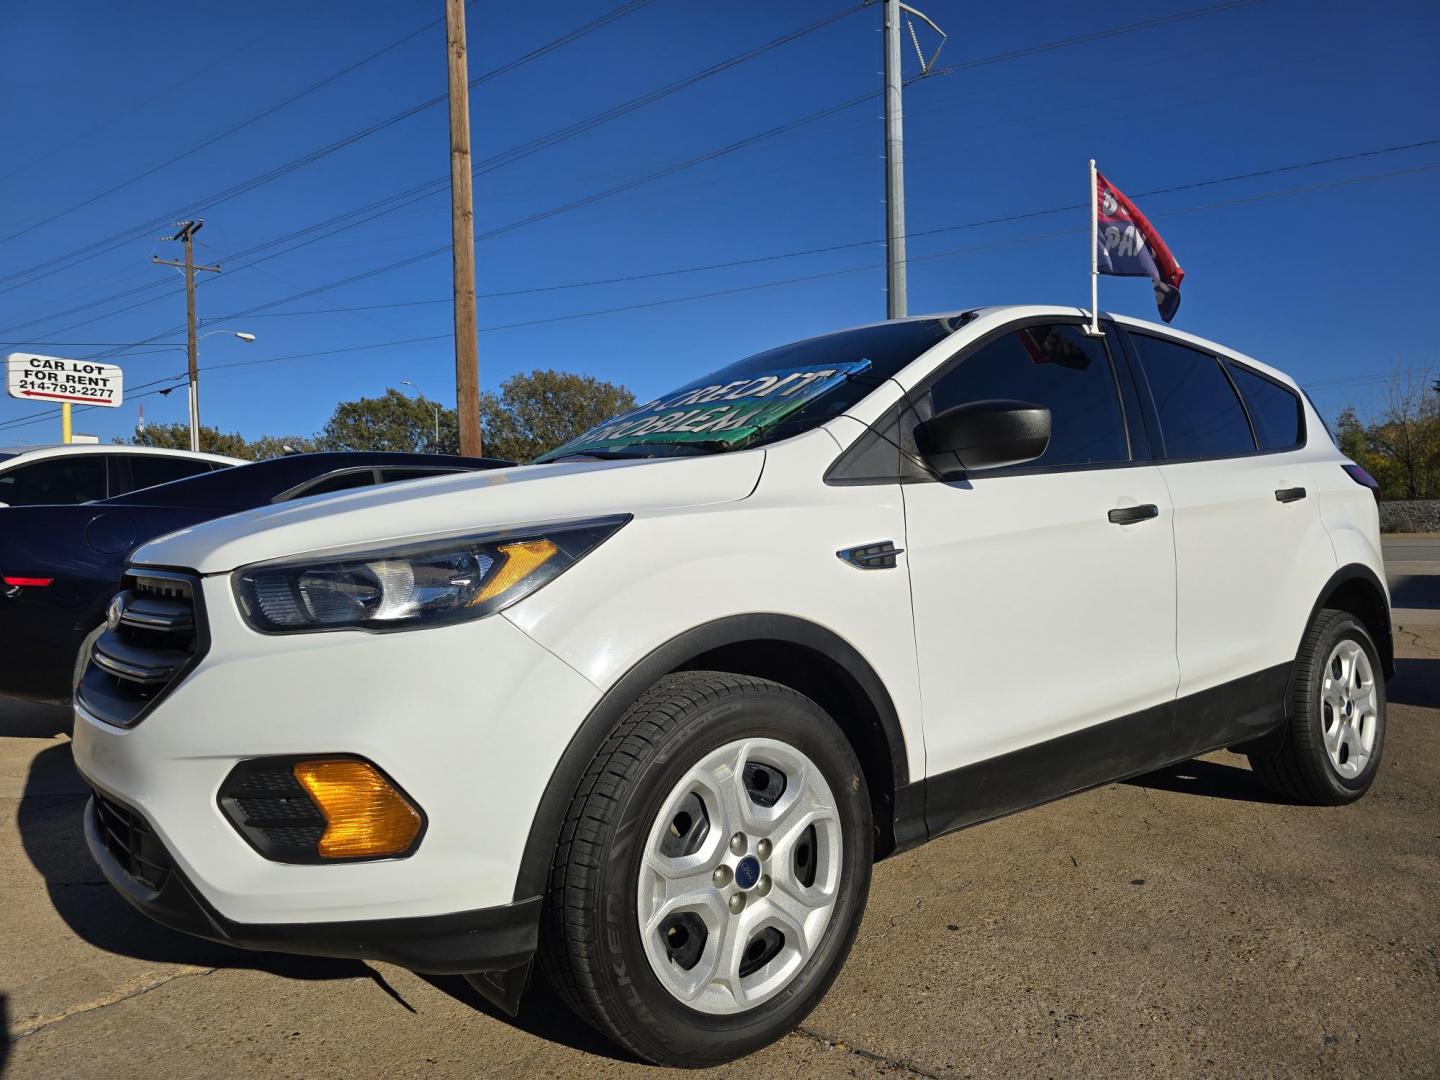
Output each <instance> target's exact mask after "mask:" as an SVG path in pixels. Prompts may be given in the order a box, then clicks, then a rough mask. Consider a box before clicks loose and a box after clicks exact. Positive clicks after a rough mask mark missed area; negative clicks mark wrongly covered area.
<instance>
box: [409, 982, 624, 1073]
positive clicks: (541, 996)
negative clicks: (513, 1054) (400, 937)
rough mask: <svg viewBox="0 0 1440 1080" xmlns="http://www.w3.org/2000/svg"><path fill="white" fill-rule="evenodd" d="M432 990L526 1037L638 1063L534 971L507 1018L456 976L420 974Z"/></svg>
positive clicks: (599, 1055)
mask: <svg viewBox="0 0 1440 1080" xmlns="http://www.w3.org/2000/svg"><path fill="white" fill-rule="evenodd" d="M420 977H421V978H422V979H424V980H425V981H426V982H428V983H429V984H430V985H431V986H433V987H435V989H437V990H439V991H441V992H442V993H445V994H449V995H450V996H451V997H452V998H454V999H455V1000H456V1001H458V1002H460V1003H461V1004H462V1005H468V1006H470V1007H471V1008H472V1009H474V1010H475V1011H476V1012H479V1013H484V1014H485V1015H486V1016H489V1017H492V1018H493V1019H495V1020H499V1021H501V1022H502V1023H505V1024H509V1025H510V1026H511V1027H514V1028H519V1029H520V1030H521V1031H523V1032H525V1033H526V1034H527V1035H533V1036H535V1037H536V1038H537V1039H544V1040H546V1041H547V1042H553V1043H560V1044H561V1045H563V1046H568V1047H570V1048H571V1049H572V1050H580V1051H582V1052H584V1053H587V1054H594V1055H596V1056H597V1057H604V1058H610V1059H611V1060H614V1061H627V1062H631V1063H635V1062H637V1061H638V1060H639V1059H638V1058H634V1057H631V1056H629V1055H628V1054H626V1052H625V1051H624V1050H622V1049H621V1048H620V1047H618V1046H616V1045H615V1044H614V1043H612V1042H611V1041H610V1040H609V1039H606V1038H605V1037H604V1036H603V1035H601V1034H600V1033H599V1032H597V1031H596V1030H595V1029H594V1028H592V1027H591V1026H590V1025H589V1024H587V1023H586V1022H585V1021H584V1020H581V1019H580V1018H579V1017H578V1016H576V1015H575V1014H574V1013H573V1012H571V1011H570V1007H569V1006H568V1005H566V1004H565V1002H563V1001H561V1000H560V998H559V996H558V995H557V994H556V993H555V991H554V990H552V989H551V988H550V984H549V983H547V982H546V981H545V979H544V977H543V976H541V975H540V973H539V972H538V971H536V972H535V973H534V974H533V976H532V977H531V980H530V988H529V989H528V990H526V991H525V997H524V998H523V999H522V1000H521V1002H520V1015H519V1016H508V1015H506V1014H505V1013H504V1012H502V1011H501V1010H500V1009H498V1008H496V1007H495V1006H494V1005H492V1004H490V1002H488V1001H486V1000H485V999H484V998H483V997H481V996H480V994H478V993H477V992H476V991H475V988H474V987H472V986H471V985H470V984H469V983H468V982H466V981H465V979H464V978H463V977H461V976H459V975H421V976H420Z"/></svg>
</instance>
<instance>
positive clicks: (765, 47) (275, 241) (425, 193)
mask: <svg viewBox="0 0 1440 1080" xmlns="http://www.w3.org/2000/svg"><path fill="white" fill-rule="evenodd" d="M646 2H649V0H646ZM864 7H865V4H864V3H863V2H862V3H857V4H853V5H851V6H849V7H846V8H843V9H841V10H839V11H837V12H835V13H833V14H831V15H828V16H825V17H824V18H822V19H818V20H816V21H815V22H812V23H810V24H808V25H807V26H803V27H801V28H800V29H798V30H793V31H790V32H789V33H786V34H781V35H780V36H779V37H776V38H772V39H771V40H769V41H767V42H764V43H763V44H761V45H757V46H755V47H754V48H751V49H747V50H745V51H744V52H741V53H739V54H737V55H735V56H732V57H730V58H729V59H726V60H722V61H720V62H719V63H716V64H712V65H710V66H709V67H706V68H702V69H701V70H699V71H697V72H694V73H692V74H690V75H688V76H685V77H684V78H682V79H678V80H676V81H674V82H671V83H668V84H666V85H665V86H662V87H659V88H657V89H655V90H652V91H649V92H648V93H645V94H641V95H639V96H638V97H634V98H631V99H630V100H628V101H625V102H622V103H620V104H619V105H615V106H612V107H611V108H609V109H606V110H604V111H602V112H599V113H596V114H594V115H592V116H588V117H586V118H584V119H583V120H579V121H577V122H575V123H573V124H569V125H567V126H565V127H562V128H559V129H557V130H555V131H552V132H549V133H547V134H545V135H542V136H539V137H538V138H534V139H531V140H529V141H528V142H525V143H522V144H520V145H518V146H514V147H511V148H510V149H509V150H506V151H503V152H502V153H499V154H496V155H494V156H492V157H489V158H486V159H483V160H481V161H480V162H478V163H477V164H476V166H475V168H474V169H473V170H472V175H474V176H481V175H484V174H486V173H490V172H493V171H495V170H496V169H499V168H502V167H504V166H506V165H511V164H514V163H515V162H517V161H520V160H523V159H524V158H527V157H529V156H531V155H532V154H536V153H539V152H540V151H541V150H545V149H548V148H549V147H551V146H554V145H556V144H557V143H560V142H563V141H565V140H567V139H570V138H574V137H575V136H577V135H580V134H583V133H585V132H588V131H591V130H593V129H594V128H596V127H599V126H600V125H601V124H605V123H608V122H609V121H611V120H615V119H617V118H619V117H621V116H625V115H627V114H628V113H631V112H634V111H636V110H637V109H640V108H643V107H645V106H646V105H650V104H653V103H654V102H656V101H660V100H662V99H663V98H666V97H669V96H671V95H673V94H676V93H679V92H680V91H682V90H685V89H688V88H689V87H691V86H694V85H696V84H697V83H699V82H702V81H704V80H705V79H709V78H712V77H714V76H716V75H719V74H721V73H722V72H725V71H728V70H730V69H731V68H734V67H736V66H738V65H740V64H743V63H745V62H747V61H749V60H753V59H755V58H756V57H759V56H761V55H763V54H765V53H767V52H770V51H772V50H774V49H777V48H780V47H781V46H783V45H787V44H789V43H791V42H793V41H795V40H797V39H799V38H802V37H804V36H806V35H808V34H811V33H814V32H815V31H817V30H820V29H822V28H824V27H826V26H829V25H830V24H832V23H835V22H838V21H839V20H840V19H843V18H845V17H847V16H849V15H853V14H855V13H856V12H858V11H860V10H861V9H863V8H864ZM617 10H618V9H617ZM612 14H613V13H612ZM557 40H558V39H557ZM554 44H555V43H553V42H552V43H551V45H552V46H553V45H554ZM522 59H523V58H522ZM515 63H518V61H515V62H512V64H510V65H507V69H508V68H509V67H513V66H514V65H515ZM503 70H506V69H496V71H497V72H499V71H503ZM493 74H494V73H491V74H490V75H487V76H485V77H486V78H489V77H492V76H493ZM475 81H476V82H478V81H480V80H475ZM472 85H473V83H472ZM437 100H441V99H437ZM449 185H450V177H449V174H445V175H442V176H438V177H436V178H434V179H432V180H428V181H426V182H425V183H422V184H417V185H415V186H413V187H410V188H407V189H405V190H404V191H401V192H397V193H395V194H393V195H388V196H386V197H385V198H383V199H379V200H377V201H375V202H372V203H369V204H367V205H365V206H362V207H358V208H356V209H353V210H349V211H346V212H344V213H342V214H339V215H336V216H335V217H332V218H329V219H328V220H326V221H323V222H319V223H317V224H312V225H309V226H306V227H305V228H302V229H299V230H295V231H293V232H291V233H288V234H286V235H284V236H280V237H275V238H272V239H271V240H268V241H265V242H264V243H261V244H257V245H254V246H253V247H250V248H247V249H245V250H243V251H240V252H237V253H235V255H233V256H232V257H233V258H245V257H247V256H249V255H253V254H257V253H259V252H261V251H264V250H266V249H268V248H271V247H274V246H276V245H279V244H282V243H285V242H287V241H288V240H292V239H298V238H299V237H302V236H306V235H307V234H310V233H315V232H317V231H319V230H323V229H325V228H327V227H328V226H330V225H333V224H337V223H340V222H343V221H345V219H346V218H352V217H355V216H356V215H362V214H366V213H369V212H370V211H372V210H373V211H378V212H375V213H370V215H369V216H368V217H361V218H359V219H358V220H352V221H350V222H348V223H346V224H343V225H341V226H340V227H339V228H336V229H332V230H331V231H329V232H325V233H322V234H321V235H318V236H312V237H311V238H310V239H308V240H305V241H303V242H302V243H298V244H295V245H293V246H292V247H290V248H287V249H285V250H284V251H278V252H275V253H273V254H271V255H267V256H266V257H265V260H259V259H257V260H255V261H254V262H251V263H247V264H243V265H241V266H240V267H237V268H236V269H237V270H244V269H248V268H249V267H251V266H254V265H256V263H258V262H261V261H267V260H269V259H273V258H279V257H281V256H283V255H287V254H289V253H290V252H293V251H296V250H298V249H299V248H302V247H305V246H308V245H309V244H313V243H316V242H318V241H320V240H324V239H328V238H329V237H331V236H334V235H336V234H338V233H340V232H343V231H345V230H346V229H351V228H355V227H357V226H360V225H365V224H368V223H369V222H371V221H374V220H376V219H378V218H381V217H384V216H386V215H388V214H391V213H394V212H395V211H397V210H401V209H404V208H405V207H407V206H410V205H413V204H414V203H417V202H420V201H422V200H423V199H427V198H431V197H432V196H435V195H439V194H442V193H443V192H445V191H448V190H449ZM381 208H383V209H381ZM447 250H448V249H447ZM0 280H3V279H0ZM163 284H164V283H163V282H149V283H146V284H144V285H139V286H136V287H134V288H131V289H127V290H125V291H124V292H121V293H116V294H114V295H112V296H110V297H106V298H104V299H102V300H97V301H94V302H93V303H95V304H102V303H109V302H111V301H113V300H118V299H123V298H125V297H127V296H133V295H135V294H136V293H140V292H146V291H153V290H154V289H155V288H157V287H159V286H160V285H163ZM17 287H18V286H17ZM0 291H8V290H0ZM153 299H158V297H156V298H152V300H153ZM152 300H146V301H143V302H142V303H150V302H152ZM139 306H141V304H135V305H131V307H132V308H133V307H139ZM86 307H87V305H84V304H82V305H77V306H76V307H73V308H68V309H66V310H65V311H62V312H56V313H53V314H51V315H47V316H41V317H39V318H34V319H30V320H28V321H27V322H24V323H18V324H15V325H13V326H9V327H6V328H5V329H6V331H9V332H14V331H15V330H17V329H22V328H24V327H26V326H33V325H36V324H38V323H44V322H49V321H50V320H51V319H55V318H62V317H63V316H65V315H69V314H74V313H76V312H78V311H83V310H85V309H86ZM120 310H121V311H124V310H130V308H122V309H120ZM109 314H118V312H111V313H109ZM90 321H93V320H90ZM73 325H85V324H84V323H77V324H73ZM71 328H73V326H72V327H67V328H66V329H71Z"/></svg>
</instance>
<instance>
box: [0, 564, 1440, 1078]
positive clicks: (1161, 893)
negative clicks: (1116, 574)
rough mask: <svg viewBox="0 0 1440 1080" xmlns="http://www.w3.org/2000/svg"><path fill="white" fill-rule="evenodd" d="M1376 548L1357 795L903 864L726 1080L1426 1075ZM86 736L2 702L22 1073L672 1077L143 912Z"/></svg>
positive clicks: (577, 1032)
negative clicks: (1379, 735) (94, 799)
mask: <svg viewBox="0 0 1440 1080" xmlns="http://www.w3.org/2000/svg"><path fill="white" fill-rule="evenodd" d="M1386 548H1387V555H1388V556H1389V557H1390V558H1391V559H1393V562H1392V564H1391V574H1392V578H1393V579H1395V580H1394V584H1395V587H1396V604H1397V617H1396V622H1397V625H1398V627H1399V630H1398V632H1397V644H1398V648H1399V653H1400V656H1401V658H1402V659H1401V661H1400V670H1399V673H1398V675H1397V677H1396V679H1395V680H1394V682H1393V683H1392V685H1391V690H1390V700H1391V707H1390V714H1389V716H1390V726H1389V734H1388V737H1387V741H1386V745H1385V761H1384V764H1383V767H1382V769H1381V772H1380V776H1379V778H1378V779H1377V781H1376V784H1375V787H1374V788H1373V789H1372V791H1371V793H1370V794H1369V795H1368V796H1367V797H1366V798H1365V799H1364V800H1362V801H1361V802H1359V803H1358V804H1356V805H1354V806H1351V807H1342V808H1335V809H1328V808H1314V807H1303V806H1292V805H1288V804H1285V803H1283V802H1280V801H1278V800H1276V799H1274V798H1272V797H1271V796H1270V795H1269V794H1268V793H1267V792H1266V791H1265V790H1264V789H1263V788H1261V787H1260V786H1259V785H1258V784H1257V783H1256V782H1255V781H1254V779H1253V778H1252V776H1251V774H1250V772H1249V770H1248V768H1247V767H1246V763H1245V761H1244V759H1242V758H1238V757H1235V756H1233V755H1229V754H1225V753H1219V754H1212V755H1209V756H1207V757H1205V758H1203V759H1199V760H1197V761H1193V762H1189V763H1187V764H1185V765H1182V766H1178V767H1175V768H1171V769H1167V770H1164V771H1162V772H1159V773H1155V774H1151V775H1149V776H1145V777H1141V778H1139V779H1137V780H1135V781H1132V782H1129V783H1123V784H1111V785H1108V786H1106V787H1102V788H1099V789H1096V790H1095V791H1091V792H1088V793H1086V794H1084V795H1080V796H1076V797H1074V798H1071V799H1067V800H1063V801H1061V802H1057V803H1052V804H1050V805H1049V806H1045V807H1041V808H1039V809H1036V810H1031V811H1028V812H1026V813H1023V814H1017V815H1014V816H1012V817H1009V818H1006V819H1004V820H1001V821H997V822H992V823H990V824H987V825H982V826H979V827H977V828H974V829H970V830H967V831H965V832H962V833H958V834H955V835H952V836H949V837H946V838H944V839H942V840H939V841H936V842H935V843H932V844H929V845H926V846H925V847H922V848H920V849H917V850H915V851H912V852H909V853H907V854H905V855H902V856H900V857H898V858H895V859H892V860H889V861H887V862H885V863H882V864H881V865H880V866H879V867H877V869H876V873H875V879H874V887H873V891H872V894H871V897H870V904H869V909H868V911H867V913H866V915H865V920H864V923H863V925H862V927H861V930H860V934H859V938H858V940H857V943H856V946H855V951H854V953H853V954H852V956H851V958H850V962H849V964H848V965H847V967H846V969H845V971H844V972H843V974H842V975H841V976H840V978H839V980H838V981H837V982H836V984H835V986H834V988H833V989H832V990H831V992H830V994H829V995H828V996H827V997H826V999H825V1000H824V1001H823V1002H822V1003H821V1005H820V1007H819V1008H818V1009H817V1010H816V1012H815V1013H814V1014H813V1015H812V1016H811V1017H810V1018H809V1019H808V1020H807V1021H806V1022H805V1024H804V1025H803V1026H802V1027H801V1028H800V1029H799V1030H798V1031H796V1032H794V1033H792V1034H791V1035H789V1036H787V1037H785V1038H784V1039H782V1040H781V1041H780V1042H778V1043H777V1044H775V1045H774V1046H772V1047H770V1048H768V1049H766V1050H764V1051H762V1052H760V1053H759V1054H757V1055H755V1056H753V1057H752V1058H749V1059H747V1060H746V1061H744V1062H741V1063H739V1064H736V1065H732V1066H729V1067H725V1068H722V1069H718V1070H715V1071H714V1075H716V1076H727V1077H741V1076H744V1077H747V1078H750V1080H754V1078H757V1077H772V1076H788V1077H794V1078H808V1077H871V1076H897V1077H951V1076H975V1077H1032V1076H1033V1077H1044V1076H1065V1077H1074V1076H1105V1077H1107V1078H1108V1077H1132V1076H1133V1077H1152V1076H1166V1077H1190V1076H1197V1077H1199V1076H1204V1077H1211V1076H1213V1077H1240V1076H1255V1077H1291V1076H1294V1077H1318V1076H1324V1077H1331V1076H1337V1077H1348V1076H1374V1077H1399V1076H1415V1077H1434V1076H1437V1075H1440V626H1437V625H1431V624H1430V622H1429V621H1428V620H1430V618H1431V614H1432V612H1436V611H1440V537H1426V538H1408V537H1407V538H1399V539H1397V540H1395V541H1387V545H1386ZM1425 578H1431V579H1432V580H1430V581H1426V580H1423V579H1425ZM68 722H69V721H68V716H67V714H66V713H65V711H63V710H56V709H47V708H43V707H33V706H24V705H20V704H18V703H14V702H0V915H3V918H0V1030H6V1029H8V1032H9V1042H8V1056H9V1063H8V1070H9V1071H8V1074H7V1075H9V1076H12V1077H14V1078H16V1080H32V1078H39V1077H67V1078H88V1077H106V1078H107V1080H108V1078H114V1080H123V1078H127V1077H137V1078H138V1077H143V1078H145V1080H156V1078H163V1077H218V1076H224V1077H227V1078H234V1080H240V1078H246V1077H273V1076H297V1077H331V1076H334V1077H342V1076H343V1077H347V1078H355V1077H367V1076H386V1077H408V1076H421V1075H424V1076H426V1077H448V1076H455V1077H462V1076H463V1077H518V1076H565V1077H570V1076H580V1075H584V1076H590V1075H605V1076H615V1077H630V1076H636V1077H657V1078H658V1077H662V1076H667V1075H670V1073H669V1072H668V1071H667V1070H660V1069H655V1068H651V1067H648V1066H644V1065H640V1064H637V1063H635V1062H632V1061H628V1060H625V1059H624V1058H623V1057H622V1056H620V1055H619V1054H618V1053H617V1051H615V1050H614V1049H613V1048H611V1047H610V1046H609V1045H608V1044H606V1043H605V1042H603V1041H602V1040H600V1039H599V1038H598V1037H597V1036H595V1035H594V1034H593V1033H591V1032H590V1031H589V1029H587V1028H586V1027H585V1026H584V1025H583V1024H582V1023H580V1022H579V1021H578V1020H576V1019H574V1018H573V1017H572V1016H571V1015H570V1014H569V1013H568V1012H567V1011H566V1010H565V1008H564V1007H563V1006H562V1005H561V1004H559V1003H558V1002H557V1001H556V1000H555V999H554V998H553V997H552V996H551V995H549V994H548V993H547V992H546V991H545V989H544V988H543V987H537V988H535V989H532V992H531V994H530V996H529V997H528V998H527V1000H526V1002H525V1005H524V1007H523V1009H522V1012H521V1015H520V1017H519V1018H518V1019H517V1020H510V1019H508V1018H505V1017H503V1016H500V1015H499V1014H497V1013H496V1011H495V1010H494V1009H492V1008H491V1007H489V1006H488V1005H487V1004H486V1003H485V1002H483V1001H482V1000H480V999H479V998H478V997H476V996H475V995H474V994H473V993H472V992H471V991H470V990H469V989H468V987H467V986H466V985H465V983H464V982H463V981H462V980H459V979H451V978H430V977H422V976H418V975H414V974H411V973H410V972H406V971H403V970H401V969H398V968H394V967H390V966H388V965H384V964H363V963H359V962H349V961H323V960H314V959H306V958H296V957H283V956H273V955H266V954H255V953H246V952H241V951H238V950H233V949H227V948H223V947H220V946H215V945H210V944H207V943H204V942H200V941H195V940H192V939H189V938H186V937H184V936H181V935H178V934H173V933H170V932H169V931H166V930H164V929H163V928H161V927H158V926H155V925H152V924H150V923H149V922H147V921H146V920H145V919H144V918H143V917H141V916H140V915H138V914H136V913H135V912H133V911H132V910H131V909H130V908H129V907H128V906H127V905H126V904H125V903H124V902H123V901H122V900H120V899H119V897H117V896H116V895H115V894H114V893H113V892H112V891H111V889H110V888H109V886H108V885H106V884H105V883H104V882H103V881H102V880H101V879H100V875H99V872H98V871H97V870H96V868H95V867H94V865H93V864H92V863H91V861H90V859H89V857H88V855H87V854H86V852H85V848H84V844H83V841H82V839H81V831H80V819H81V809H82V807H83V805H84V798H85V793H84V790H83V788H82V785H81V784H80V781H79V779H78V777H77V776H76V774H75V772H74V769H73V767H72V765H71V761H70V748H69V741H68V736H67V735H66V731H67V728H68ZM4 1053H6V1050H0V1054H4ZM5 1068H6V1066H4V1065H0V1072H3V1071H5ZM677 1075H679V1074H677ZM691 1075H694V1074H691ZM702 1075H709V1074H702Z"/></svg>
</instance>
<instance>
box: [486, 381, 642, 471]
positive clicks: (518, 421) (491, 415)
mask: <svg viewBox="0 0 1440 1080" xmlns="http://www.w3.org/2000/svg"><path fill="white" fill-rule="evenodd" d="M634 407H635V395H634V394H632V393H630V391H629V390H627V389H625V387H623V386H616V385H615V384H614V383H608V382H602V381H600V380H599V379H596V378H594V377H593V376H590V375H574V374H571V373H570V372H568V371H554V370H544V371H542V370H539V369H536V370H534V371H531V372H529V373H519V374H515V375H512V376H510V378H508V379H506V380H505V381H504V382H503V383H501V384H500V394H499V396H498V397H497V396H496V395H495V394H481V395H480V427H481V431H482V433H483V434H482V438H483V439H484V444H485V453H487V454H489V455H490V456H492V457H502V458H509V459H510V460H511V461H529V460H530V459H531V458H534V457H537V456H539V455H540V454H543V453H545V451H547V450H553V449H554V448H555V447H557V446H559V445H560V444H561V443H564V442H568V441H569V440H570V439H573V438H574V437H575V436H576V435H579V434H580V433H581V432H583V431H587V430H589V429H590V428H592V427H594V426H595V425H596V424H598V423H600V422H601V421H603V420H608V419H610V417H612V416H615V415H616V414H617V413H622V412H625V411H627V410H629V409H633V408H634Z"/></svg>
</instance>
